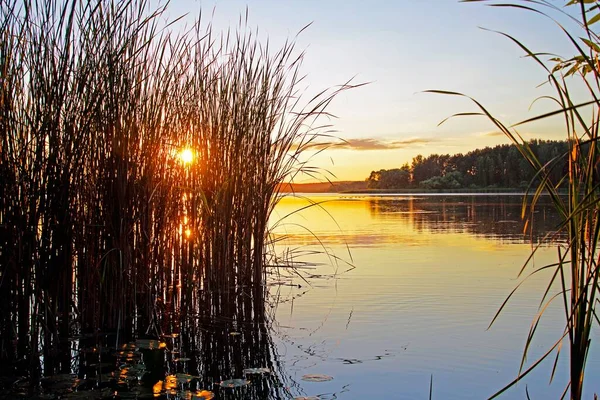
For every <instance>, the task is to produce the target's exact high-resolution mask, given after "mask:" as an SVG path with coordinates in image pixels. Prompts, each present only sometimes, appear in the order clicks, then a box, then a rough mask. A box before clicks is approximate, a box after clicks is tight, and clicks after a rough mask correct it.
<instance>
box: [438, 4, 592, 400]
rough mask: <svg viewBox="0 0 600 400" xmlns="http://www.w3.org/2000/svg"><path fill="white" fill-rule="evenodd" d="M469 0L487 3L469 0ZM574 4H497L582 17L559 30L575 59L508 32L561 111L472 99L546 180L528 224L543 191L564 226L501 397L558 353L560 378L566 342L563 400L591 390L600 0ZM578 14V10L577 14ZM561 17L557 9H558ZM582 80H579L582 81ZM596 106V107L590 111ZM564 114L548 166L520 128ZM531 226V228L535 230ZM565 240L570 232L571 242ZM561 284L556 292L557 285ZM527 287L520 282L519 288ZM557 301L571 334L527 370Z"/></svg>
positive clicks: (530, 201)
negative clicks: (547, 53) (517, 114)
mask: <svg viewBox="0 0 600 400" xmlns="http://www.w3.org/2000/svg"><path fill="white" fill-rule="evenodd" d="M464 1H465V2H475V1H485V0H464ZM565 4H566V5H567V6H570V7H569V8H567V9H563V8H560V7H558V6H556V5H555V4H553V3H551V2H549V1H545V0H540V1H520V2H513V3H499V2H490V5H492V6H495V7H513V8H520V9H525V10H528V11H530V12H534V13H537V14H542V15H544V16H546V17H548V18H552V15H553V14H554V13H558V14H560V16H561V17H563V18H565V17H566V18H568V19H570V20H571V22H576V23H577V26H578V27H579V28H580V31H579V32H574V31H572V30H571V31H570V30H569V29H567V28H565V27H563V26H562V25H561V24H560V23H559V22H556V20H555V19H553V20H554V21H555V22H556V24H557V25H558V27H559V29H561V30H562V32H563V33H564V34H565V35H566V36H567V38H568V39H569V40H570V42H571V43H572V44H573V49H574V53H575V54H574V56H572V57H568V58H561V57H553V58H551V59H550V60H548V61H547V62H546V61H544V60H543V59H542V57H543V56H542V55H541V54H539V53H536V52H533V51H531V50H530V49H529V48H528V47H527V46H526V45H524V44H523V43H521V42H520V41H519V40H518V39H516V38H514V37H512V36H510V35H507V34H504V33H501V34H502V35H504V36H506V37H507V38H508V39H510V40H512V41H513V42H514V43H515V44H516V45H518V46H519V47H520V48H521V49H522V50H523V51H524V52H525V54H526V55H527V56H528V57H529V58H530V59H533V60H534V61H535V62H536V63H537V64H538V65H539V66H540V67H541V68H542V70H543V71H544V73H545V74H546V78H547V83H548V84H549V85H551V86H552V87H553V89H554V90H555V92H556V95H555V96H553V97H551V98H548V99H550V100H551V101H553V103H554V104H557V105H558V107H557V109H556V110H555V111H553V112H549V113H545V114H543V115H537V116H535V117H532V118H530V119H527V120H526V121H522V122H520V123H517V124H515V125H512V126H507V125H505V124H503V123H502V122H501V121H500V120H498V119H496V118H495V117H494V116H493V114H492V113H491V112H490V111H488V110H487V109H486V108H485V107H484V106H483V105H482V104H481V103H479V102H478V101H477V100H475V99H472V98H470V99H471V100H472V101H473V102H474V103H475V104H476V106H477V108H478V111H477V112H476V113H464V114H459V116H464V115H473V114H477V115H481V116H484V117H486V118H488V119H489V120H490V121H491V122H492V123H493V124H494V125H495V126H496V127H497V128H498V129H500V130H501V131H502V132H503V133H504V134H505V135H506V136H507V138H509V139H510V141H511V142H512V143H514V144H515V145H516V146H517V148H518V149H519V151H520V153H521V155H522V156H523V158H524V159H525V160H526V161H527V162H528V163H529V164H530V165H531V166H532V167H533V168H534V170H535V171H536V178H537V179H538V180H539V184H537V185H535V186H530V188H529V194H531V196H525V198H524V203H523V218H524V219H525V220H526V221H527V224H532V223H533V222H534V221H533V215H534V214H533V213H534V210H535V207H536V204H537V201H538V199H539V198H540V196H541V195H542V194H547V195H548V196H549V197H550V198H551V199H552V204H553V206H554V208H555V209H556V210H557V211H558V214H559V215H560V217H561V220H560V222H559V223H558V224H557V226H556V231H555V232H554V233H552V234H549V235H548V236H547V237H546V241H545V243H548V242H551V243H555V244H556V246H557V252H558V253H557V254H558V256H557V260H556V263H554V264H552V265H546V266H542V267H534V268H533V270H531V271H529V274H528V277H529V276H532V275H535V274H538V273H540V272H542V271H552V275H551V278H550V281H549V283H548V286H547V288H546V290H545V292H544V294H543V297H542V301H541V303H540V307H539V313H538V315H537V316H536V317H535V319H534V320H533V322H532V325H531V329H530V331H529V335H528V337H527V340H526V345H525V349H524V352H523V359H522V363H521V368H520V370H519V374H518V376H517V378H516V379H515V380H514V381H513V382H511V383H509V384H508V385H507V386H506V387H504V388H503V389H501V390H500V391H498V392H497V393H496V394H494V395H493V396H492V398H493V397H496V396H498V395H500V394H501V393H503V392H505V391H506V390H507V389H508V388H510V387H512V386H514V385H515V384H516V383H517V382H518V381H519V380H521V379H522V378H523V377H524V376H526V375H527V374H528V373H529V372H531V371H532V370H533V369H534V368H536V367H537V366H538V365H539V364H540V363H541V362H542V361H543V360H545V359H546V358H548V357H549V356H550V355H552V354H554V355H555V361H554V366H553V369H552V373H551V380H552V378H553V377H554V374H555V371H556V367H557V362H558V359H559V357H560V355H561V350H562V348H563V346H564V345H565V343H566V348H567V349H568V350H569V383H568V385H567V386H566V388H565V391H564V393H563V396H562V397H563V398H564V397H565V396H566V395H567V394H569V395H570V398H571V399H575V400H579V399H581V398H582V395H583V384H584V376H585V374H584V372H585V366H586V361H587V356H588V354H589V349H590V342H591V340H590V339H591V332H592V330H593V328H594V327H595V325H596V324H597V323H598V317H597V314H596V306H597V304H598V294H599V290H600V286H599V285H598V274H599V264H598V262H599V258H598V257H599V256H600V255H599V254H598V245H599V243H600V240H599V239H600V237H599V234H600V219H599V217H600V208H599V207H598V203H599V201H600V185H599V180H598V173H599V172H600V171H599V170H598V162H599V150H600V148H599V143H598V137H599V136H598V124H599V122H600V109H599V106H600V102H599V100H598V89H599V88H600V67H599V65H600V64H598V59H599V58H598V57H599V55H600V37H599V36H598V35H597V34H596V33H595V32H594V30H593V28H592V27H593V24H595V23H596V21H598V20H599V19H600V14H598V11H597V8H598V5H600V3H599V2H597V1H583V0H571V1H567V2H565ZM570 11H574V13H572V14H570V13H569V12H570ZM554 15H557V14H554ZM576 81H579V82H576ZM576 83H583V86H584V87H585V88H587V96H588V99H587V100H584V101H581V100H579V98H580V97H579V95H580V94H577V95H575V94H574V91H573V90H571V87H572V85H574V84H576ZM432 92H435V93H442V94H448V95H458V96H463V97H468V96H465V95H463V94H461V93H456V92H445V91H439V90H435V91H432ZM590 110H591V112H590ZM557 115H560V116H562V117H563V118H564V127H565V136H566V139H567V142H568V145H569V149H568V151H567V152H566V153H564V154H560V155H558V156H556V157H555V158H553V159H552V160H550V161H549V162H547V163H545V164H542V163H541V162H540V160H539V159H538V157H537V155H536V154H535V152H534V151H532V149H531V147H530V146H529V145H528V143H527V142H526V141H525V140H523V138H522V137H521V136H520V135H519V133H518V131H517V129H518V127H520V126H522V125H525V124H527V123H531V122H534V121H538V120H541V119H546V118H550V117H552V116H557ZM565 162H566V163H567V165H568V171H567V172H566V173H565V174H564V175H562V176H560V177H559V178H558V179H556V178H554V179H553V176H554V175H555V174H554V171H553V169H554V168H555V166H557V165H560V164H561V163H565ZM559 189H567V191H568V194H567V195H566V196H561V195H560V193H559ZM527 224H526V227H527ZM561 237H566V241H563V240H562V239H560V240H559V238H561ZM538 248H539V245H538V246H537V247H535V248H534V250H533V252H532V254H531V256H530V257H529V259H528V260H527V262H526V263H525V265H524V266H523V268H522V269H521V271H520V274H519V275H523V274H524V273H525V272H526V268H527V266H528V265H529V263H530V261H531V260H532V258H533V256H534V254H535V252H536V250H537V249H538ZM555 284H556V285H558V287H559V289H558V290H556V289H555V286H556V285H555ZM519 286H520V285H519ZM519 286H517V288H515V290H514V291H513V292H511V294H510V295H509V296H508V298H507V299H506V301H505V302H504V303H503V304H502V306H501V307H500V309H499V310H498V313H497V314H496V316H495V317H494V319H493V320H492V324H493V323H494V321H495V320H496V318H497V317H498V316H499V314H500V312H501V311H502V310H503V309H504V307H505V306H506V304H507V302H508V300H509V299H510V297H511V296H512V295H513V294H514V293H515V291H516V290H517V289H518V287H519ZM553 301H562V305H563V308H564V313H565V326H564V331H563V334H562V335H561V337H560V338H558V340H557V341H556V342H555V343H554V345H553V346H551V347H550V348H549V349H548V351H547V352H546V353H545V354H544V355H543V356H542V357H540V358H539V359H537V360H536V361H535V362H533V363H531V364H530V365H528V366H527V367H526V359H527V354H528V350H529V348H530V345H531V343H532V341H533V338H534V336H535V333H536V330H537V328H538V324H539V321H540V319H541V318H542V316H543V315H544V312H545V310H546V309H547V308H548V306H549V305H550V303H552V302H553Z"/></svg>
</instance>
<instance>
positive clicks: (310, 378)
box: [302, 374, 333, 382]
mask: <svg viewBox="0 0 600 400" xmlns="http://www.w3.org/2000/svg"><path fill="white" fill-rule="evenodd" d="M302 380H303V381H307V382H327V381H331V380H333V376H329V375H321V374H307V375H303V376H302Z"/></svg>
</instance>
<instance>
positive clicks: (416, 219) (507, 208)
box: [272, 194, 600, 399]
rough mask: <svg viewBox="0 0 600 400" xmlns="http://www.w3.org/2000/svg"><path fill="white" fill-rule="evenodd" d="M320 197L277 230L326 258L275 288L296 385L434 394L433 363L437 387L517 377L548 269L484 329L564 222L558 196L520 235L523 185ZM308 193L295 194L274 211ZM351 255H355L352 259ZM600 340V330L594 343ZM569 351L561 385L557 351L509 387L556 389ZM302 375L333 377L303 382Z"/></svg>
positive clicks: (280, 331) (549, 338) (549, 335)
mask: <svg viewBox="0 0 600 400" xmlns="http://www.w3.org/2000/svg"><path fill="white" fill-rule="evenodd" d="M312 200H313V201H317V202H321V201H325V203H323V204H322V205H321V206H317V207H311V208H308V209H306V210H304V211H302V212H298V213H294V214H292V215H291V216H288V217H287V218H285V219H284V220H283V221H280V223H279V226H278V227H277V230H276V232H277V233H278V235H279V236H277V237H280V236H281V237H282V238H283V237H285V240H282V241H278V245H277V247H278V249H279V250H281V249H283V248H289V249H291V251H292V253H291V254H295V255H297V256H298V260H301V261H305V262H313V263H315V264H316V266H313V267H311V266H310V265H308V266H304V265H302V267H305V268H303V269H301V270H299V271H303V273H304V274H306V273H311V274H315V275H319V277H315V278H312V279H309V280H308V281H309V283H310V285H308V284H307V283H305V282H304V281H302V280H301V279H299V278H297V279H295V280H294V284H296V286H292V285H275V286H273V287H272V293H273V295H276V296H278V299H279V305H278V306H277V308H276V313H275V321H276V322H275V324H274V325H275V326H274V327H273V330H274V333H273V335H272V336H273V338H272V339H273V342H274V352H275V353H276V357H275V358H276V360H277V365H278V370H279V372H278V373H279V374H281V375H282V381H284V382H286V385H287V386H288V387H289V388H290V391H291V393H292V394H293V395H295V396H316V395H319V396H320V398H338V399H359V398H361V399H362V398H382V399H418V398H422V399H425V398H428V395H429V382H430V379H431V376H433V397H434V398H435V399H481V398H487V397H489V396H490V395H492V394H493V393H494V392H495V391H497V390H499V389H500V388H502V387H503V386H504V385H505V384H507V383H509V382H510V381H511V380H512V379H514V378H515V377H516V374H517V372H518V369H519V365H520V362H521V355H522V350H523V346H524V343H525V339H526V336H527V333H528V330H529V327H530V324H531V321H532V319H533V318H534V317H535V315H536V312H537V310H538V305H539V302H540V300H541V296H542V294H543V291H544V289H545V284H546V282H547V281H548V278H549V276H548V274H545V275H544V274H540V276H536V277H534V278H532V279H531V280H529V281H528V282H527V283H525V284H524V285H523V286H522V289H521V290H519V291H518V292H517V294H516V295H515V297H514V298H513V299H512V300H511V302H510V303H509V305H508V308H506V309H505V311H504V312H503V313H502V314H501V316H500V318H499V319H498V320H497V322H496V323H495V324H494V325H493V326H492V327H491V329H489V330H488V329H487V328H488V325H489V323H490V321H491V320H492V318H493V317H494V314H495V313H496V311H497V309H498V307H499V306H500V305H501V304H502V302H503V301H504V299H505V297H506V296H507V295H508V294H509V293H510V291H511V290H512V289H513V288H514V287H515V285H516V284H517V283H518V282H520V280H519V279H517V274H518V271H519V269H520V267H521V266H522V264H523V262H524V261H525V260H526V258H527V256H528V254H529V253H530V251H531V241H532V240H533V241H534V242H537V241H539V240H540V239H541V237H542V236H543V235H544V234H546V233H547V232H549V231H551V230H552V229H553V227H554V226H555V224H556V221H557V219H556V216H555V215H554V214H553V213H552V211H551V208H550V207H539V209H538V210H537V211H536V213H535V217H534V218H535V219H534V230H533V232H532V233H531V234H528V235H524V234H523V224H522V222H521V220H520V212H521V199H520V197H519V196H514V195H513V196H510V195H496V194H494V195H492V196H472V195H455V196H439V195H438V196H431V195H424V196H415V195H411V196H385V197H369V196H356V197H352V196H344V197H335V196H323V195H321V196H313V197H312ZM306 204H308V203H307V200H302V199H296V198H289V199H285V200H283V201H282V203H281V204H280V205H279V206H278V207H277V209H276V215H275V216H274V220H276V219H277V218H281V217H284V216H286V215H288V214H289V213H292V212H293V211H294V210H297V209H299V208H301V207H303V206H305V205H306ZM348 249H349V250H350V255H349V254H348ZM324 250H326V251H327V253H328V254H330V255H329V256H327V255H326V254H324ZM312 251H315V252H317V253H316V254H311V253H310V252H312ZM331 254H335V256H337V257H339V258H340V259H339V260H338V259H335V258H332V257H331ZM555 256H556V248H555V247H544V248H542V249H540V250H539V251H538V254H537V256H536V257H535V259H534V265H535V266H542V265H545V264H547V263H550V262H552V261H553V260H554V258H555ZM350 257H351V258H350ZM336 260H337V261H336ZM345 261H348V262H350V263H351V264H352V265H354V266H355V268H354V269H352V270H351V271H348V272H344V271H346V270H348V268H349V267H348V264H346V263H345ZM320 263H323V264H320ZM534 265H532V266H530V267H528V268H527V269H526V271H527V272H528V271H531V269H532V268H533V266H534ZM307 268H314V269H307ZM334 274H337V278H335V279H334V278H331V277H330V276H331V275H334ZM298 285H300V287H298ZM563 317H564V313H563V311H562V309H561V308H560V303H558V302H557V303H556V305H555V306H554V307H553V306H550V308H549V309H548V310H547V312H546V315H545V317H544V318H543V319H542V323H541V325H540V328H538V333H537V335H536V339H535V341H534V344H533V346H532V349H531V352H530V356H529V358H528V360H527V361H528V363H527V365H529V364H531V362H533V361H535V360H536V359H537V358H536V357H537V356H539V355H541V354H543V353H544V352H545V350H546V349H547V348H548V346H551V345H552V344H553V343H554V341H556V340H557V339H558V338H559V337H560V335H561V333H562V328H563V322H562V321H563V320H562V318H563ZM598 339H599V337H598V335H597V334H596V335H595V336H593V337H592V343H594V342H595V341H598ZM566 355H567V351H566V350H565V353H564V354H563V358H562V360H563V362H559V365H558V371H557V375H556V377H555V379H554V381H553V382H552V384H549V379H550V371H551V369H552V363H553V360H554V358H553V357H552V358H549V359H548V360H547V361H545V362H544V363H542V364H541V365H540V366H539V367H538V369H537V370H536V371H534V372H533V373H532V374H530V376H528V377H527V378H526V379H525V380H524V381H522V382H521V383H519V385H518V386H517V387H516V388H513V389H511V390H510V391H508V392H507V393H505V394H504V395H503V396H502V397H501V398H510V399H512V398H516V399H523V398H526V394H525V389H526V386H527V388H528V390H529V394H530V396H531V398H532V399H546V398H558V397H560V394H561V393H562V391H563V390H564V387H565V386H566V382H567V380H568V377H567V369H566V363H565V362H564V361H567V358H566V357H565V356H566ZM599 355H600V352H599V351H598V350H597V347H594V345H593V346H592V353H591V354H590V356H589V361H588V369H587V371H586V376H587V379H586V398H592V397H593V393H594V392H596V393H600V379H599V377H600V360H599ZM305 374H325V375H330V376H332V377H333V378H334V379H333V380H331V381H328V382H319V383H313V382H306V381H304V380H302V376H303V375H305Z"/></svg>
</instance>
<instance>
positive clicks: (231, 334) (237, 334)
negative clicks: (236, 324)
mask: <svg viewBox="0 0 600 400" xmlns="http://www.w3.org/2000/svg"><path fill="white" fill-rule="evenodd" d="M239 335H241V333H239V332H230V333H229V336H239Z"/></svg>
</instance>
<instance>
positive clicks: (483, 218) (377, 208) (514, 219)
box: [368, 195, 559, 242]
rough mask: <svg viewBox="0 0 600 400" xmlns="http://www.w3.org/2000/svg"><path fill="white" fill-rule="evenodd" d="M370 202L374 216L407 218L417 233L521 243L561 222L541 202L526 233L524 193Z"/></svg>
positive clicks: (553, 228) (427, 197)
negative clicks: (458, 234)
mask: <svg viewBox="0 0 600 400" xmlns="http://www.w3.org/2000/svg"><path fill="white" fill-rule="evenodd" d="M368 204H369V210H370V212H371V214H372V215H373V216H374V217H375V218H385V219H386V220H394V219H396V220H399V221H404V222H406V223H408V224H410V225H411V226H412V228H413V229H414V230H415V231H417V232H431V233H435V232H457V233H460V232H465V233H470V234H473V235H477V236H484V237H490V238H496V239H501V240H510V241H518V242H526V241H530V240H532V239H533V240H534V241H536V242H537V241H540V240H542V239H543V238H544V236H545V235H546V234H548V233H549V232H553V231H555V230H556V225H557V223H558V221H559V219H558V215H557V214H556V212H555V211H554V210H553V209H552V207H551V205H550V204H549V203H545V202H543V201H542V202H540V203H539V204H538V206H537V207H536V209H535V210H534V214H533V224H529V226H528V230H527V232H525V233H524V227H525V223H524V222H523V220H522V219H521V210H522V198H521V196H502V195H498V196H495V195H490V196H423V197H413V196H411V197H405V198H399V197H396V198H389V199H387V198H377V199H370V200H368ZM529 228H531V229H529Z"/></svg>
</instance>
